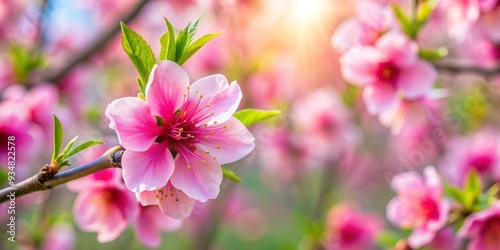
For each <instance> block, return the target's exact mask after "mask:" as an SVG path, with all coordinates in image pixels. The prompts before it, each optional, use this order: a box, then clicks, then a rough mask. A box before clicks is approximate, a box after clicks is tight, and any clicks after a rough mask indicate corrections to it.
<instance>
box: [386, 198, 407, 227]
mask: <svg viewBox="0 0 500 250" xmlns="http://www.w3.org/2000/svg"><path fill="white" fill-rule="evenodd" d="M403 210H404V205H403V200H401V199H400V198H399V197H394V198H392V199H391V200H390V201H389V203H388V204H387V219H388V220H389V221H390V222H391V223H392V224H393V225H395V226H398V227H405V226H406V225H404V224H405V222H406V220H407V216H406V212H405V211H403Z"/></svg>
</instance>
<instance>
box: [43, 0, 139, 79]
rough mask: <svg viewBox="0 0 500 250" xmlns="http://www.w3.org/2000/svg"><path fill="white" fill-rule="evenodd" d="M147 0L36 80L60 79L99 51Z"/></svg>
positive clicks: (137, 12) (135, 14)
mask: <svg viewBox="0 0 500 250" xmlns="http://www.w3.org/2000/svg"><path fill="white" fill-rule="evenodd" d="M148 1H149V0H140V1H139V2H138V3H137V5H136V6H135V7H134V8H132V10H131V11H130V12H128V13H126V14H125V15H124V16H122V17H120V19H119V20H118V21H116V22H115V23H116V25H113V26H112V27H111V28H110V29H109V30H108V31H106V32H105V33H104V34H102V35H100V36H99V38H98V39H97V40H96V41H95V42H94V43H93V44H92V45H91V46H89V47H88V48H87V49H86V50H84V51H82V52H80V53H79V54H77V55H76V56H75V57H74V58H73V59H71V60H70V61H69V62H68V63H67V64H66V65H65V66H64V67H62V68H61V69H58V70H55V71H52V72H49V73H46V74H45V75H43V76H42V77H41V79H40V80H39V81H38V82H56V81H57V80H59V79H61V78H62V77H63V76H65V75H66V74H67V73H69V72H70V71H71V70H72V69H73V68H74V67H76V66H77V65H78V64H79V63H81V62H83V61H86V60H87V59H88V58H89V57H90V56H92V55H93V54H95V53H96V52H99V51H100V50H101V49H103V48H104V47H105V45H106V44H107V43H108V42H109V41H111V40H112V38H113V37H114V36H115V35H116V34H118V32H119V31H120V25H119V23H120V21H123V22H125V23H127V22H130V21H131V20H133V19H134V18H135V17H136V16H137V15H138V14H139V13H140V12H141V10H142V8H143V7H144V6H145V5H146V4H147V3H148Z"/></svg>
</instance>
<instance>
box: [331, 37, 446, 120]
mask: <svg viewBox="0 0 500 250" xmlns="http://www.w3.org/2000/svg"><path fill="white" fill-rule="evenodd" d="M340 64H341V72H342V76H343V77H344V79H345V80H346V81H348V82H350V83H352V84H355V85H358V86H362V87H365V89H364V91H363V99H364V101H365V103H366V105H367V108H368V112H370V113H371V114H379V113H381V112H384V111H387V110H390V109H391V108H393V107H394V106H396V105H398V104H399V103H400V101H401V100H400V99H401V97H400V96H402V98H403V99H409V100H415V99H418V98H420V97H422V96H424V95H425V94H426V93H427V92H428V91H430V90H431V88H432V86H433V85H434V81H435V80H436V76H437V73H436V70H435V69H434V68H433V67H432V65H431V64H429V63H428V62H426V61H423V60H420V59H419V58H418V45H417V44H416V43H415V42H413V41H411V40H410V39H409V38H408V37H406V36H405V35H403V34H400V33H396V32H390V33H387V34H385V35H383V36H382V37H381V38H380V39H379V40H377V42H376V43H375V46H374V47H371V46H365V47H355V48H353V49H351V50H349V52H347V53H346V54H344V55H343V56H342V57H341V58H340Z"/></svg>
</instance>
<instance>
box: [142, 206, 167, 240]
mask: <svg viewBox="0 0 500 250" xmlns="http://www.w3.org/2000/svg"><path fill="white" fill-rule="evenodd" d="M139 209H140V210H141V212H140V215H139V217H138V218H137V220H136V221H135V233H136V235H137V238H138V239H139V240H140V241H141V242H142V244H144V245H145V246H147V247H149V248H157V247H158V246H160V243H161V236H160V230H159V228H158V223H157V220H158V216H159V215H161V216H165V215H163V214H161V211H160V209H158V207H157V206H146V207H142V206H141V207H140V208H139ZM155 210H158V211H159V212H160V213H159V214H158V213H155Z"/></svg>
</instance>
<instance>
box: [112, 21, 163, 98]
mask: <svg viewBox="0 0 500 250" xmlns="http://www.w3.org/2000/svg"><path fill="white" fill-rule="evenodd" d="M120 24H121V27H122V47H123V50H124V51H125V53H127V55H128V57H129V58H130V60H131V61H132V63H133V64H134V66H135V68H136V69H137V71H138V72H139V75H140V80H139V81H138V82H139V88H140V89H141V92H142V93H144V91H145V90H146V84H147V82H148V79H149V74H150V73H151V70H152V69H153V67H154V65H155V64H156V59H155V55H154V53H153V50H151V47H150V46H149V44H148V43H147V42H146V41H145V40H144V39H143V38H142V37H141V36H140V35H139V34H137V32H135V31H133V30H132V29H131V28H129V27H127V25H125V23H123V22H121V23H120Z"/></svg>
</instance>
